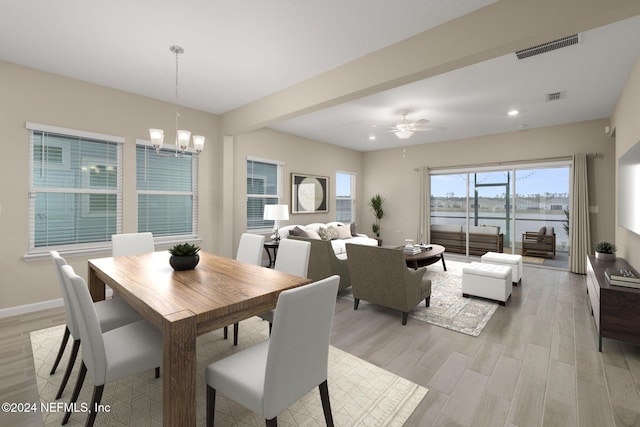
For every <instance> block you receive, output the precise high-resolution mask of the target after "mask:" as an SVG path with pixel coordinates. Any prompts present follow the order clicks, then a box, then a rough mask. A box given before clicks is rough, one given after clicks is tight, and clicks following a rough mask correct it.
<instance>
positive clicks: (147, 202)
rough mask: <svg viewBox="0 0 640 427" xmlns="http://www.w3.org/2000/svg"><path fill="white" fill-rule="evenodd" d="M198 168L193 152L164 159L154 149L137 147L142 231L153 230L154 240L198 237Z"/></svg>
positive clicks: (137, 174) (139, 212)
mask: <svg viewBox="0 0 640 427" xmlns="http://www.w3.org/2000/svg"><path fill="white" fill-rule="evenodd" d="M173 152H174V151H173V150H167V151H166V153H167V154H170V153H173ZM197 169H198V162H197V159H196V157H195V156H192V155H191V154H190V153H186V154H185V155H184V157H174V156H170V155H169V156H160V155H158V154H157V153H156V151H155V149H153V148H152V147H151V146H148V145H143V144H138V145H137V146H136V189H137V198H138V232H147V231H149V232H151V233H153V235H154V237H162V236H180V237H184V238H188V239H193V238H195V237H197V224H198V179H197V177H198V173H197V172H198V170H197Z"/></svg>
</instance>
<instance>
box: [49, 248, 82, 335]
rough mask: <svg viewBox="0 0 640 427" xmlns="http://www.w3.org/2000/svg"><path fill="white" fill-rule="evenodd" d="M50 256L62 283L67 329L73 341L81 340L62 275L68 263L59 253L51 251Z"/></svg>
mask: <svg viewBox="0 0 640 427" xmlns="http://www.w3.org/2000/svg"><path fill="white" fill-rule="evenodd" d="M49 255H51V259H52V260H53V265H54V267H55V269H56V274H57V275H58V281H59V283H60V290H61V291H62V301H63V302H64V307H65V310H64V312H65V316H66V317H67V328H68V329H69V333H70V334H71V336H72V337H73V339H76V340H77V339H80V329H79V328H78V321H77V320H76V317H75V313H74V312H73V310H72V309H71V297H70V296H69V292H68V290H67V287H66V286H65V284H64V278H63V275H62V266H64V265H67V261H66V260H65V259H64V258H63V257H62V256H60V253H59V252H58V251H51V252H49Z"/></svg>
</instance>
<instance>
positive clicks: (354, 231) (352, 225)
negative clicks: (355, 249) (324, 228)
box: [345, 222, 358, 237]
mask: <svg viewBox="0 0 640 427" xmlns="http://www.w3.org/2000/svg"><path fill="white" fill-rule="evenodd" d="M345 225H348V226H349V228H351V237H358V233H357V232H356V223H355V222H352V223H351V224H345Z"/></svg>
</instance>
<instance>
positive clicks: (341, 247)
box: [278, 222, 378, 258]
mask: <svg viewBox="0 0 640 427" xmlns="http://www.w3.org/2000/svg"><path fill="white" fill-rule="evenodd" d="M296 227H298V228H299V229H301V230H305V231H311V232H312V234H313V233H315V234H314V235H315V236H318V234H319V233H320V231H321V230H322V229H327V228H329V227H332V228H334V229H336V230H337V229H338V228H340V227H341V230H342V231H347V229H348V233H346V234H345V235H344V236H343V237H338V238H335V239H332V240H331V241H330V242H331V247H332V248H333V251H334V252H335V254H336V255H337V256H338V258H345V257H346V250H345V245H346V244H347V243H356V244H358V245H369V246H377V245H378V241H377V240H376V239H372V238H370V237H369V236H367V235H366V234H362V233H357V232H356V231H355V227H354V226H352V225H351V224H345V223H342V222H329V223H327V224H322V223H313V224H307V225H295V224H293V225H287V226H284V227H281V228H280V229H279V230H278V233H279V234H280V237H282V238H283V239H286V238H287V237H289V234H290V233H291V232H292V230H294V229H295V228H296ZM345 227H346V229H345ZM306 237H311V236H306ZM316 238H318V239H319V238H320V237H319V236H318V237H316Z"/></svg>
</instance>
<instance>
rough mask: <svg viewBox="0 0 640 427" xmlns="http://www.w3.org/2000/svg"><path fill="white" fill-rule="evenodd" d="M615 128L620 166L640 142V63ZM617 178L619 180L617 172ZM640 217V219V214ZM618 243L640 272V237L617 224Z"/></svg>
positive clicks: (620, 251) (616, 114)
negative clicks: (626, 154) (623, 159)
mask: <svg viewBox="0 0 640 427" xmlns="http://www.w3.org/2000/svg"><path fill="white" fill-rule="evenodd" d="M611 124H612V126H613V129H615V135H616V166H617V160H618V159H619V158H620V157H621V156H622V155H623V154H624V153H626V152H627V151H628V150H629V149H630V148H631V147H633V146H634V145H635V144H637V143H639V142H640V59H638V61H637V62H636V65H635V67H634V68H633V71H632V72H631V75H630V76H629V79H628V80H627V83H626V85H625V87H624V89H623V91H622V95H621V96H620V99H619V100H618V103H617V105H616V109H615V112H614V114H613V116H612V118H611ZM615 175H616V180H617V169H616V174H615ZM616 190H617V182H616ZM639 196H640V195H639ZM637 214H638V215H640V212H638V213H637ZM616 221H617V218H616ZM615 242H616V245H617V246H618V252H617V255H618V256H620V257H623V258H626V259H627V261H629V263H630V264H631V265H632V266H633V267H634V268H635V269H636V270H640V236H639V235H637V234H635V233H632V232H631V231H629V230H627V229H625V228H622V227H620V226H618V225H617V222H616V238H615Z"/></svg>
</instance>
